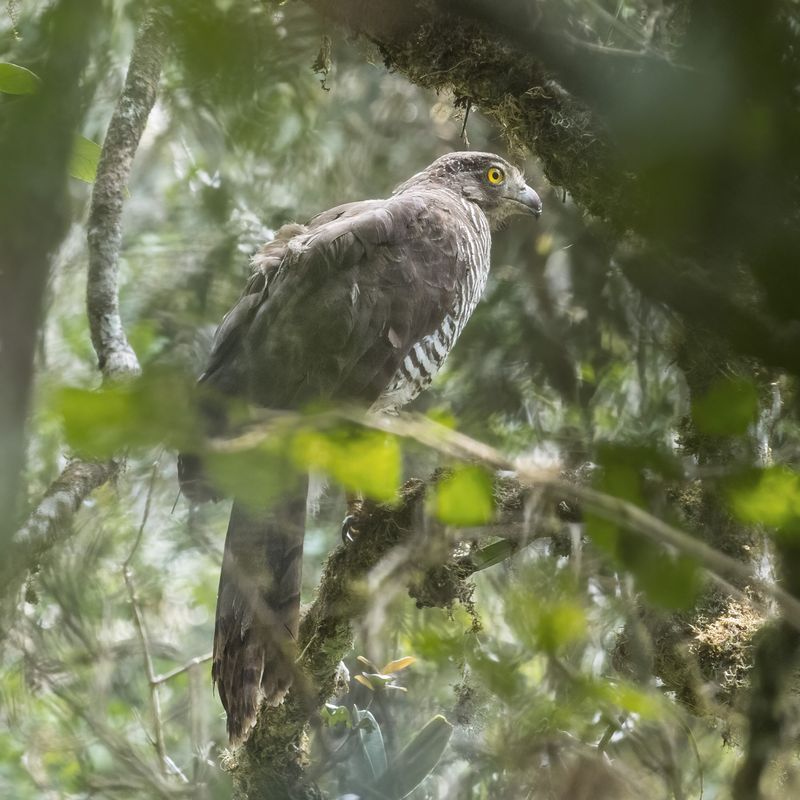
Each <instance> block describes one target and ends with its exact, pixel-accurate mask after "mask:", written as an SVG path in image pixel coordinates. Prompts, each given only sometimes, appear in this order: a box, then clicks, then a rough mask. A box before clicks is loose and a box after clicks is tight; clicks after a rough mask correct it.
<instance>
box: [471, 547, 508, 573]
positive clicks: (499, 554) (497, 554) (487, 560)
mask: <svg viewBox="0 0 800 800" xmlns="http://www.w3.org/2000/svg"><path fill="white" fill-rule="evenodd" d="M517 550H519V545H518V544H517V543H516V542H512V541H511V540H510V539H498V540H497V541H496V542H492V543H491V544H487V545H486V546H485V547H481V548H480V549H479V550H475V551H473V552H472V553H470V558H471V559H472V563H473V564H474V565H475V572H480V571H481V570H482V569H488V568H489V567H493V566H495V564H500V563H501V562H503V561H505V560H506V559H507V558H510V557H511V556H512V555H514V553H516V552H517Z"/></svg>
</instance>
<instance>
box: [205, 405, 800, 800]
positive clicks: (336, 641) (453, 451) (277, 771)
mask: <svg viewBox="0 0 800 800" xmlns="http://www.w3.org/2000/svg"><path fill="white" fill-rule="evenodd" d="M264 416H265V418H267V419H268V418H269V415H264ZM331 416H335V415H326V416H324V417H323V423H322V424H323V425H324V424H326V423H327V422H330V419H331ZM279 417H280V427H281V429H282V430H283V431H286V425H287V424H291V417H292V415H291V414H288V413H281V414H280V415H279ZM344 417H345V418H346V419H347V420H349V421H351V422H352V421H358V422H360V423H361V424H367V425H370V426H372V427H374V428H376V429H379V430H382V431H386V432H388V433H392V434H394V435H398V436H404V437H406V438H411V439H414V440H415V441H417V442H419V443H421V444H423V445H425V446H427V447H431V448H433V449H435V450H436V451H438V452H439V453H441V454H443V455H445V456H447V457H449V458H454V459H458V460H461V461H464V460H467V461H472V462H478V463H482V464H484V465H485V466H487V467H490V468H492V469H494V470H502V471H504V472H508V471H511V472H513V474H514V475H515V476H516V478H517V479H518V480H519V481H520V483H521V487H533V488H535V489H536V490H537V492H539V493H540V496H542V497H544V498H545V499H546V500H547V501H548V503H549V507H550V508H552V509H553V510H554V512H555V511H556V510H557V509H558V508H559V506H560V505H561V504H562V503H563V502H565V498H568V500H566V503H567V505H568V506H570V508H568V509H567V510H566V511H565V512H564V513H565V515H566V516H568V517H569V518H570V519H572V518H574V513H575V512H574V507H575V503H576V502H577V504H579V505H580V507H581V510H582V511H583V512H588V513H592V514H595V515H597V516H600V517H602V518H603V519H606V520H610V521H612V522H614V523H616V524H617V525H619V526H621V527H623V528H625V529H626V530H629V531H631V532H633V533H635V534H637V535H640V536H643V537H645V538H646V539H648V540H650V541H651V542H653V544H655V545H657V546H658V547H668V548H673V549H675V550H677V551H678V552H680V553H683V554H686V555H689V556H691V557H692V558H694V559H696V560H697V561H698V562H699V563H700V564H701V565H702V566H703V567H704V568H705V570H706V572H707V573H708V575H709V577H710V578H711V579H712V580H713V581H714V582H715V583H716V584H717V585H719V586H720V587H721V588H722V589H723V590H724V591H727V592H730V593H731V595H732V596H734V597H736V598H737V599H739V600H744V601H749V597H748V596H747V595H744V594H742V592H741V590H740V589H739V588H738V587H735V586H731V585H730V584H729V583H727V581H726V577H734V578H737V579H738V580H740V581H743V582H744V583H746V584H749V585H750V586H752V587H754V588H757V589H758V590H759V591H760V592H761V594H762V595H763V596H768V597H770V598H772V599H773V600H774V601H775V602H776V603H777V604H778V605H779V606H780V608H781V610H782V611H783V615H784V620H785V621H786V622H785V624H787V625H789V626H791V627H792V629H793V630H795V631H798V630H800V602H798V600H797V599H796V598H795V597H794V596H793V595H791V594H789V593H788V592H786V591H784V590H783V589H781V588H780V587H778V586H775V585H774V584H771V583H767V582H765V581H764V580H762V579H761V578H759V577H758V575H757V574H756V572H755V571H754V570H753V569H751V568H750V567H749V566H747V565H745V564H742V563H740V562H738V561H736V560H735V559H733V558H730V557H729V556H727V555H725V554H724V553H721V552H719V551H717V550H715V549H714V548H712V547H709V546H708V545H706V544H705V543H703V542H701V541H699V540H697V539H695V538H694V537H692V536H690V535H689V534H687V533H685V532H684V531H680V530H678V529H677V528H674V527H672V526H670V525H668V524H667V523H664V522H662V521H661V520H659V519H657V518H656V517H654V516H653V515H651V514H649V513H648V512H647V511H645V510H644V509H642V508H639V507H637V506H634V505H632V504H631V503H628V502H627V501H624V500H622V499H620V498H616V497H612V496H610V495H606V494H604V493H602V492H599V491H597V490H595V489H592V488H589V487H586V486H582V485H580V484H575V483H572V482H570V481H569V480H567V479H566V478H565V477H564V476H563V475H561V474H560V473H558V472H556V471H554V470H542V469H538V468H536V467H534V466H532V465H530V464H528V463H526V462H525V461H523V460H515V459H510V458H507V457H506V456H504V455H503V454H502V453H500V452H499V451H498V450H496V449H495V448H492V447H490V446H488V445H486V444H483V443H481V442H478V441H475V440H473V439H471V438H470V437H468V436H465V435H464V434H461V433H458V432H457V431H453V430H451V429H449V428H445V427H443V426H440V425H438V424H436V423H433V422H431V421H430V420H428V419H425V418H422V417H418V416H412V415H407V414H403V415H399V416H398V417H391V418H390V417H377V418H376V417H372V416H369V417H365V416H364V415H362V414H358V413H352V414H344ZM340 418H341V416H340ZM296 421H297V424H298V425H308V424H309V418H308V417H307V416H306V417H301V416H299V415H298V416H296ZM312 424H313V421H312ZM269 435H273V436H274V435H275V426H274V425H273V426H270V425H269V424H267V425H265V426H264V427H263V428H257V429H255V430H251V431H249V432H248V433H246V434H244V435H243V436H241V437H239V438H238V439H235V440H228V441H225V442H217V443H214V447H215V448H217V449H219V450H224V451H225V452H235V451H236V450H238V449H243V450H244V449H249V448H251V447H253V446H254V445H256V444H257V443H258V442H259V441H261V440H262V438H263V437H265V436H269ZM521 487H519V488H518V491H517V492H515V493H512V494H513V498H514V499H508V498H507V500H506V501H505V505H504V506H503V507H504V509H505V511H506V513H505V514H504V515H503V517H502V519H501V522H500V524H499V527H498V528H496V529H495V531H494V532H495V533H497V534H499V535H501V536H502V537H503V538H502V539H501V540H500V541H499V542H496V543H494V544H493V545H489V547H487V548H484V549H483V550H479V551H477V552H474V553H470V554H468V555H466V556H459V557H453V555H452V553H451V550H450V547H449V544H452V542H449V541H448V537H447V535H446V533H445V532H444V531H443V530H441V526H440V529H439V530H436V529H435V526H436V525H437V523H435V522H434V521H432V520H430V519H428V518H426V517H425V503H424V498H425V492H426V485H425V483H423V482H422V481H411V482H409V483H408V484H406V486H405V487H404V489H403V491H402V496H401V503H400V505H399V506H398V507H396V508H390V507H384V506H375V505H372V504H369V503H367V504H365V505H364V506H363V508H362V509H361V510H360V511H359V516H358V520H357V521H356V523H355V526H356V527H357V529H358V530H359V537H358V540H357V542H356V544H355V545H353V546H347V547H340V548H337V549H336V550H335V551H334V552H333V553H332V554H331V556H330V557H329V558H328V560H327V562H326V565H325V568H324V570H323V575H322V579H321V581H320V584H319V588H318V593H317V597H316V599H315V601H314V603H313V604H312V606H311V607H310V609H309V610H308V612H307V613H306V615H305V616H304V618H303V621H302V623H301V629H300V638H299V646H300V649H301V652H302V654H303V655H302V658H301V660H300V666H301V668H302V672H303V676H302V679H301V680H300V681H298V682H297V683H296V685H295V688H294V689H293V690H292V691H291V692H290V693H289V695H288V697H287V699H286V701H285V702H284V704H283V705H282V706H281V707H279V708H270V709H267V710H262V713H261V714H260V716H259V719H258V721H257V723H256V726H255V727H254V729H253V731H252V733H251V735H250V738H249V739H248V740H247V741H246V742H245V743H244V744H243V745H242V746H240V747H239V748H238V749H237V750H236V751H235V752H234V754H233V756H232V758H231V762H230V764H231V769H232V772H233V774H234V783H235V786H236V792H235V795H234V796H235V797H236V798H237V799H239V800H243V799H244V798H248V799H249V798H254V797H262V796H264V797H267V796H272V794H273V793H274V794H275V795H276V796H284V795H286V794H287V793H288V792H292V791H296V792H298V793H299V794H298V796H301V797H317V795H316V794H314V792H315V791H316V789H315V787H313V786H312V785H309V783H308V778H307V777H306V776H305V774H304V766H305V759H306V739H305V737H306V726H307V724H308V722H309V720H313V719H314V718H315V715H316V713H317V712H318V710H319V708H320V707H321V706H322V704H324V702H325V701H326V700H327V699H328V698H329V697H330V696H331V695H332V694H333V693H334V690H335V688H336V675H337V667H338V664H339V661H340V660H341V659H343V658H344V657H345V656H346V654H347V653H348V652H349V650H350V649H351V646H352V623H353V622H354V621H355V620H357V619H358V618H359V617H361V616H363V615H364V614H365V613H366V610H367V607H368V604H369V603H371V602H374V600H375V598H376V597H378V598H380V597H381V596H383V595H385V594H386V590H385V586H384V583H385V581H386V579H387V576H391V578H392V579H393V585H395V586H399V585H403V586H406V587H407V588H409V592H410V594H411V595H412V596H413V597H415V598H416V600H417V602H418V604H419V605H426V606H446V605H448V604H449V603H452V602H453V601H455V600H458V599H465V598H468V587H467V585H466V581H467V579H468V578H469V576H470V575H472V574H473V573H474V572H476V571H478V570H480V569H482V568H485V567H486V566H488V565H490V564H491V563H497V561H499V560H503V559H504V558H508V557H510V556H512V555H513V554H514V552H516V550H517V549H518V548H519V546H520V545H522V544H524V543H527V542H530V541H532V540H533V539H536V538H540V537H542V536H553V534H554V528H553V527H552V526H551V527H550V528H549V529H548V528H545V529H544V530H541V531H538V532H534V533H531V532H530V531H529V529H528V526H527V525H525V524H522V525H520V524H519V522H520V520H525V514H524V503H523V502H522V501H521V499H520V498H521V494H522V493H523V492H524V491H525V490H524V489H523V488H521ZM493 548H494V549H493ZM390 553H392V555H390ZM379 565H380V566H379ZM387 565H388V566H387ZM421 569H422V571H420V570H421ZM376 575H380V578H381V580H382V581H383V582H382V583H381V585H380V587H379V588H376V586H375V585H374V584H375V583H376V581H375V576H376ZM364 586H367V587H369V588H368V589H367V590H366V591H365V590H364V589H363V588H360V589H357V588H356V587H364ZM756 605H757V607H758V612H759V613H761V614H763V613H764V612H765V609H764V608H763V606H761V605H760V604H758V603H757V601H756Z"/></svg>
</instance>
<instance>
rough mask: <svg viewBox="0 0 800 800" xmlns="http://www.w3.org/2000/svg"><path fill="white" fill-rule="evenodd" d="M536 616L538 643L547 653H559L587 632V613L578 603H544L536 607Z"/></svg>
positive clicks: (535, 630)
mask: <svg viewBox="0 0 800 800" xmlns="http://www.w3.org/2000/svg"><path fill="white" fill-rule="evenodd" d="M536 617H537V619H536V623H535V626H534V633H535V636H536V643H537V644H538V646H539V648H540V649H542V650H544V651H545V652H547V653H557V652H558V651H559V650H561V649H562V648H563V647H565V646H566V645H569V644H572V643H573V642H576V641H579V640H581V639H582V638H583V637H584V636H585V634H586V615H585V614H584V611H583V609H582V608H581V607H580V606H579V605H578V604H577V603H573V602H569V601H563V602H558V603H546V604H543V605H541V606H539V607H538V608H537V609H536Z"/></svg>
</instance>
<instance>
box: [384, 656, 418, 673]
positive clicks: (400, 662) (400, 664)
mask: <svg viewBox="0 0 800 800" xmlns="http://www.w3.org/2000/svg"><path fill="white" fill-rule="evenodd" d="M416 660H417V659H416V658H414V656H405V657H404V658H396V659H395V660H394V661H390V662H389V663H388V664H386V666H384V668H383V669H382V670H381V672H382V673H384V674H387V673H388V674H391V673H394V672H400V671H401V670H404V669H406V668H407V667H410V666H411V665H412V664H413V663H414V662H415V661H416Z"/></svg>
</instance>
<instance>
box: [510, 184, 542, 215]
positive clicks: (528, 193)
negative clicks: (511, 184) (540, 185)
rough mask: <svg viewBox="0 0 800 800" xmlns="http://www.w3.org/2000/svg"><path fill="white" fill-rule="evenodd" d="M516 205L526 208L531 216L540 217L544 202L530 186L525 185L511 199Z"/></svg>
mask: <svg viewBox="0 0 800 800" xmlns="http://www.w3.org/2000/svg"><path fill="white" fill-rule="evenodd" d="M511 199H512V200H513V201H514V202H515V203H519V204H520V205H522V206H524V207H525V209H526V211H527V212H528V213H529V214H533V215H534V216H535V217H538V216H540V215H541V213H542V200H541V198H540V197H539V195H538V194H536V192H535V191H534V190H533V189H531V187H530V186H528V185H525V186H523V187H522V189H520V190H519V192H518V193H517V194H516V195H515V196H514V197H512V198H511Z"/></svg>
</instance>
